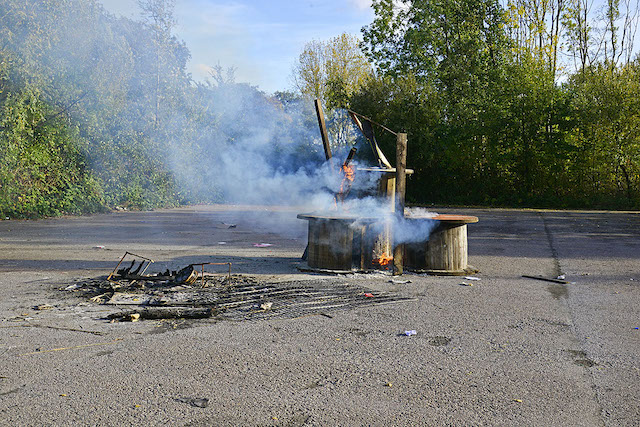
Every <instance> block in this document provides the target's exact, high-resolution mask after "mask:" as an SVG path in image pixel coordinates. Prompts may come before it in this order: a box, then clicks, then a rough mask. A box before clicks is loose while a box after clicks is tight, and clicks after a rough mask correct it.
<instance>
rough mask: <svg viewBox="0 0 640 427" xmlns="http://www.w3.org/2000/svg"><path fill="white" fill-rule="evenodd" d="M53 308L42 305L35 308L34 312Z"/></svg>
mask: <svg viewBox="0 0 640 427" xmlns="http://www.w3.org/2000/svg"><path fill="white" fill-rule="evenodd" d="M52 308H53V306H52V305H49V304H41V305H36V306H35V307H33V309H34V310H51V309H52Z"/></svg>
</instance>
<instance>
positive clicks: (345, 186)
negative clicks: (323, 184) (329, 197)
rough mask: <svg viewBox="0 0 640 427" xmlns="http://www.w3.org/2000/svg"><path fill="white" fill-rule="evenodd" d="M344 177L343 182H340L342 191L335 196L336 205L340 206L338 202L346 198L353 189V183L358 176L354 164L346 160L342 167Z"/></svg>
mask: <svg viewBox="0 0 640 427" xmlns="http://www.w3.org/2000/svg"><path fill="white" fill-rule="evenodd" d="M340 170H341V172H342V174H343V175H344V177H343V178H342V183H340V191H339V192H338V194H336V196H335V207H336V209H337V208H338V202H343V201H344V199H345V198H346V197H347V195H348V194H349V191H351V184H352V183H353V180H354V179H355V177H356V171H355V169H354V168H353V166H349V165H348V164H347V163H346V162H345V164H343V165H342V168H341V169H340Z"/></svg>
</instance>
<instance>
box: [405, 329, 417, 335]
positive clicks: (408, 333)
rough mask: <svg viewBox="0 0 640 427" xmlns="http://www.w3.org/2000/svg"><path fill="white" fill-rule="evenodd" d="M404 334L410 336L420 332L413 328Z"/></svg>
mask: <svg viewBox="0 0 640 427" xmlns="http://www.w3.org/2000/svg"><path fill="white" fill-rule="evenodd" d="M404 334H405V335H406V336H408V337H410V336H411V335H417V334H418V333H417V332H416V331H414V330H411V331H404Z"/></svg>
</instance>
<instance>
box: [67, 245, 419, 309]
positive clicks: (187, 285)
mask: <svg viewBox="0 0 640 427" xmlns="http://www.w3.org/2000/svg"><path fill="white" fill-rule="evenodd" d="M126 258H133V259H132V260H131V261H129V260H128V259H126ZM152 263H153V260H151V259H149V258H144V257H141V256H139V255H134V254H131V253H129V252H127V253H125V255H124V256H123V257H122V259H121V260H120V262H119V263H118V265H117V266H116V268H115V269H114V271H113V272H112V273H111V274H110V275H109V276H108V277H102V278H96V279H86V280H80V281H77V282H75V283H74V284H72V285H70V286H67V287H66V288H64V289H65V290H66V291H72V292H77V293H80V294H81V295H82V296H83V297H85V298H87V299H88V300H90V301H91V302H93V303H96V304H104V305H108V306H112V307H113V308H114V311H113V313H111V314H109V315H108V316H107V318H108V319H110V320H111V321H138V320H144V319H176V318H182V319H186V318H216V319H218V320H236V321H237V320H260V319H272V318H284V319H286V318H289V319H291V318H299V317H306V316H314V315H320V316H325V317H329V318H330V317H332V316H331V314H329V313H331V312H334V311H336V310H345V309H350V308H355V307H361V306H371V305H380V304H389V303H397V302H402V301H409V300H411V299H410V298H404V297H401V296H399V295H397V294H394V293H391V292H376V291H371V290H368V289H366V288H362V287H359V286H354V285H350V284H347V283H345V280H344V279H342V280H341V279H340V278H332V279H314V280H303V281H289V282H265V281H261V280H259V279H258V278H255V277H251V276H248V275H243V274H232V273H231V263H197V264H190V265H188V266H186V267H184V268H182V269H180V270H178V271H170V270H166V271H165V272H162V273H152V274H147V273H146V270H148V268H149V266H150V265H151V264H152ZM123 264H124V265H126V266H125V267H123V268H120V266H121V265H123ZM211 264H216V265H225V266H228V270H227V271H226V272H224V273H207V272H205V271H204V266H206V265H211Z"/></svg>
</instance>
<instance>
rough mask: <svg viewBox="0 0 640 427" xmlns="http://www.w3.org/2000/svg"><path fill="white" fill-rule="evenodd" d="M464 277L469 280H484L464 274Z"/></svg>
mask: <svg viewBox="0 0 640 427" xmlns="http://www.w3.org/2000/svg"><path fill="white" fill-rule="evenodd" d="M464 278H465V279H467V280H482V279H480V278H479V277H475V276H464Z"/></svg>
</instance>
